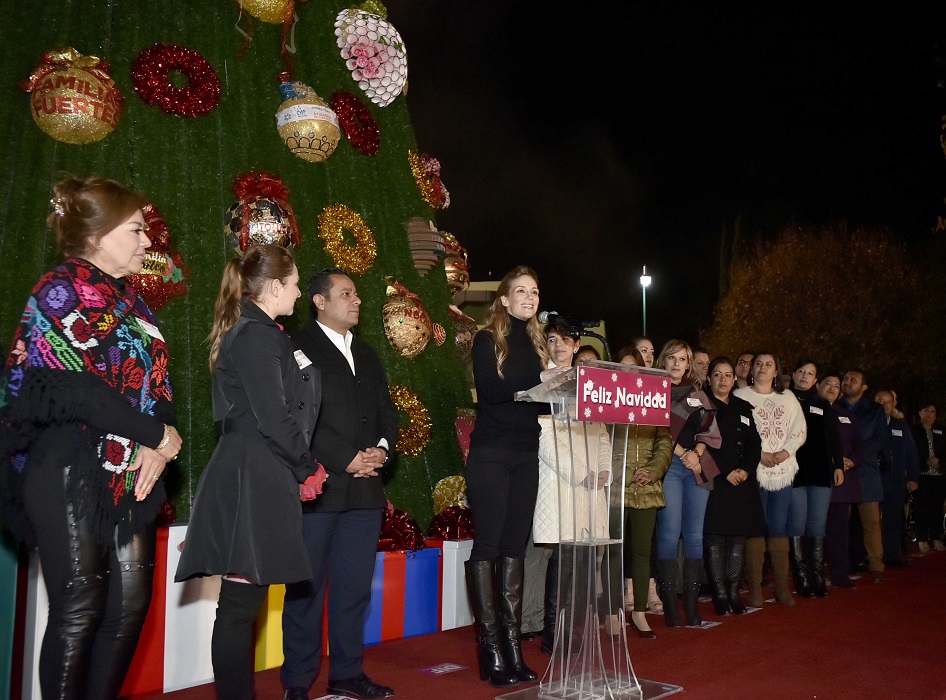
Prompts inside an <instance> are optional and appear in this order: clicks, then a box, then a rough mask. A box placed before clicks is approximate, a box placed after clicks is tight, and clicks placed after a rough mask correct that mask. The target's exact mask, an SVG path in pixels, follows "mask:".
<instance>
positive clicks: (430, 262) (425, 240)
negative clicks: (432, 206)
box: [407, 216, 447, 277]
mask: <svg viewBox="0 0 946 700" xmlns="http://www.w3.org/2000/svg"><path fill="white" fill-rule="evenodd" d="M407 243H408V245H409V246H410V249H411V258H413V260H414V269H416V270H417V272H418V273H419V274H420V276H421V277H426V276H427V272H428V271H429V270H430V268H432V267H434V266H435V265H438V264H440V262H441V261H442V260H443V259H444V258H445V257H446V255H447V249H446V246H445V244H444V240H443V236H442V235H441V233H440V231H438V230H437V227H436V226H434V222H433V221H429V220H427V219H422V218H421V217H419V216H415V217H413V218H411V219H410V220H409V221H408V222H407Z"/></svg>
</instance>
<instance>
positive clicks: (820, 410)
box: [808, 406, 824, 416]
mask: <svg viewBox="0 0 946 700" xmlns="http://www.w3.org/2000/svg"><path fill="white" fill-rule="evenodd" d="M808 410H809V411H811V412H812V413H814V414H815V415H816V416H823V415H824V409H823V408H820V407H818V406H809V407H808Z"/></svg>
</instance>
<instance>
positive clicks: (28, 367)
mask: <svg viewBox="0 0 946 700" xmlns="http://www.w3.org/2000/svg"><path fill="white" fill-rule="evenodd" d="M4 378H5V380H6V387H5V393H6V396H5V401H4V403H5V404H9V405H10V406H11V407H12V408H14V409H16V410H14V413H15V414H17V415H19V416H24V415H25V416H28V417H29V421H30V422H32V423H33V427H34V432H35V433H36V434H39V433H38V431H39V430H41V429H42V428H43V427H44V426H46V425H54V424H69V423H75V428H76V430H77V431H78V434H79V436H80V438H79V444H80V445H81V448H80V451H81V453H80V454H76V455H72V456H71V457H72V461H71V464H70V465H69V466H70V483H69V491H70V494H69V495H70V496H71V497H72V500H73V502H74V503H75V504H76V505H77V506H79V507H80V511H81V513H80V515H81V516H82V517H85V518H86V519H87V520H88V521H89V523H90V526H91V527H92V528H93V531H94V532H96V534H97V535H99V536H100V537H101V539H102V540H103V541H106V542H110V541H112V538H113V537H114V534H115V528H116V526H117V527H118V528H119V539H120V540H125V539H126V538H127V537H130V535H131V534H132V533H133V532H134V531H137V529H138V528H139V526H140V525H143V524H144V522H143V521H144V520H146V519H147V518H148V517H150V516H151V515H153V514H154V513H156V512H157V510H158V509H159V508H160V506H161V502H162V501H163V489H161V490H160V493H157V494H156V493H154V492H152V494H151V495H150V496H149V497H148V498H147V499H145V501H142V502H141V503H138V502H137V501H136V499H135V496H134V486H135V481H136V479H137V478H138V473H139V472H138V471H133V472H130V471H126V470H127V469H128V467H129V466H131V464H132V462H133V461H134V458H135V454H136V452H137V448H138V445H137V444H136V443H135V442H134V441H132V440H129V439H128V438H126V437H123V436H121V435H113V434H110V433H102V432H101V431H98V430H95V429H94V428H92V427H91V426H88V425H85V424H82V423H79V422H77V421H74V420H70V416H69V414H68V410H65V411H64V410H63V409H62V408H61V407H60V406H57V405H56V404H57V403H58V404H62V403H65V404H66V405H68V399H67V400H66V401H64V402H63V401H58V402H57V401H56V398H57V395H58V396H59V397H60V398H61V397H62V396H63V394H62V393H61V392H77V391H79V392H81V391H83V387H88V386H89V382H95V381H100V382H102V383H104V384H105V385H107V386H108V387H111V388H112V389H113V390H115V391H117V392H118V393H120V394H121V395H122V396H123V397H124V398H125V399H126V400H127V401H128V403H129V404H130V405H132V406H133V407H135V408H137V409H138V410H139V411H141V412H142V413H146V414H148V415H159V416H169V415H170V413H171V401H172V394H171V387H170V384H169V383H168V349H167V345H166V344H165V342H164V338H163V337H162V336H161V333H160V331H158V328H157V323H156V321H155V319H154V316H153V315H152V313H151V311H150V309H148V306H147V304H145V302H144V299H143V298H141V297H140V296H138V294H137V293H136V292H135V290H134V288H133V287H131V286H126V285H124V284H122V283H121V282H120V281H116V280H115V279H114V278H111V277H109V276H108V275H106V274H105V273H103V272H102V271H101V270H99V269H98V268H97V267H95V266H94V265H92V264H91V263H89V262H88V261H85V260H82V259H70V260H67V261H66V262H65V263H63V264H62V265H61V266H59V267H57V268H56V269H54V270H52V271H51V272H49V273H47V274H46V275H44V276H43V277H42V278H41V279H40V280H39V282H38V283H37V284H36V287H35V288H34V289H33V293H32V295H31V296H30V298H29V300H28V301H27V303H26V308H25V309H24V311H23V314H22V316H21V318H20V324H19V327H18V328H17V331H16V334H15V335H14V339H13V346H12V349H11V351H10V356H9V357H8V358H7V364H6V368H5V377H4ZM18 402H19V403H20V404H25V405H20V406H19V407H18V406H17V403H18ZM33 437H35V435H33V436H31V437H29V438H27V442H29V441H30V440H32V439H33ZM40 439H41V438H40ZM22 447H23V445H20V446H19V448H20V449H22ZM28 452H29V451H28V447H27V449H26V450H23V451H20V452H19V453H18V454H16V455H15V457H14V458H13V459H12V461H11V462H10V463H8V464H4V465H0V469H5V470H6V471H8V472H9V473H8V474H7V477H8V478H7V479H5V481H6V482H7V483H5V484H0V488H3V489H4V490H7V489H10V490H13V491H15V490H16V488H17V486H18V485H19V484H18V482H20V481H21V480H22V474H23V472H24V470H25V469H27V468H28V465H29V460H28ZM63 466H67V465H63ZM10 467H12V468H10ZM3 496H4V500H5V501H9V500H10V498H9V496H10V494H3ZM13 500H14V507H15V506H16V504H15V501H16V498H15V495H14V498H13ZM7 505H9V503H7ZM131 521H135V522H131ZM123 524H124V525H123ZM20 534H22V535H24V536H25V537H26V539H27V540H30V536H29V535H30V533H28V532H26V533H20Z"/></svg>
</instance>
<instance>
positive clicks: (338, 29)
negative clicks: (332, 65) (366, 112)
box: [335, 8, 407, 107]
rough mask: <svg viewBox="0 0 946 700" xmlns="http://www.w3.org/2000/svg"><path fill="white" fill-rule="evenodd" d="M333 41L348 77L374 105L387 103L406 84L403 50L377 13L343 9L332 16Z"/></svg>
mask: <svg viewBox="0 0 946 700" xmlns="http://www.w3.org/2000/svg"><path fill="white" fill-rule="evenodd" d="M335 36H336V37H338V38H337V39H336V42H335V43H336V44H337V45H338V48H339V50H340V53H341V56H342V58H343V59H344V61H345V65H346V66H348V69H349V70H350V71H351V77H352V78H353V79H354V80H355V82H356V83H358V87H360V88H361V89H362V90H364V91H365V94H366V95H367V96H368V98H369V99H370V100H371V101H372V102H374V103H375V104H376V105H379V106H381V107H386V106H387V105H389V104H391V103H392V102H393V101H394V98H396V97H397V96H398V95H400V94H401V90H403V89H404V86H405V85H406V84H407V49H406V48H405V46H404V40H403V39H401V35H400V34H399V33H398V31H397V30H396V29H395V28H394V27H393V26H391V25H390V24H388V22H387V21H386V20H385V19H384V18H383V17H380V16H379V15H375V14H372V13H370V12H365V11H364V10H357V9H350V8H346V9H344V10H342V11H341V12H339V13H338V16H337V17H336V18H335Z"/></svg>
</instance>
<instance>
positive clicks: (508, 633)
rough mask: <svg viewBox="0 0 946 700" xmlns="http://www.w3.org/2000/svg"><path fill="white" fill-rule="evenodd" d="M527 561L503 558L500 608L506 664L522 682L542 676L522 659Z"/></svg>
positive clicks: (500, 576) (500, 568) (500, 561)
mask: <svg viewBox="0 0 946 700" xmlns="http://www.w3.org/2000/svg"><path fill="white" fill-rule="evenodd" d="M524 565H525V561H524V560H523V559H512V558H510V557H502V558H501V559H500V560H499V582H500V596H499V609H500V618H501V620H502V628H501V631H502V645H503V652H504V654H505V657H506V665H507V666H508V667H509V670H510V671H511V672H512V673H513V674H514V675H515V677H516V678H517V679H518V680H520V681H526V682H529V681H534V680H535V679H536V678H538V675H537V674H536V672H535V671H533V670H532V669H531V668H529V667H528V666H526V664H525V662H524V661H523V660H522V647H521V646H520V639H519V633H520V629H521V627H522V586H523V574H524Z"/></svg>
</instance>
